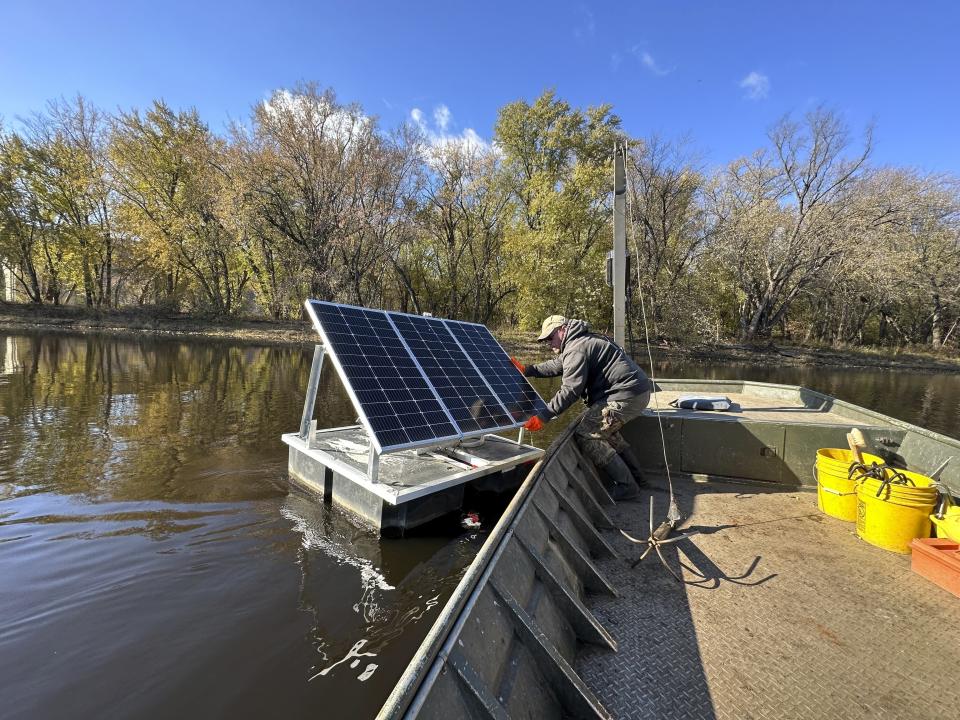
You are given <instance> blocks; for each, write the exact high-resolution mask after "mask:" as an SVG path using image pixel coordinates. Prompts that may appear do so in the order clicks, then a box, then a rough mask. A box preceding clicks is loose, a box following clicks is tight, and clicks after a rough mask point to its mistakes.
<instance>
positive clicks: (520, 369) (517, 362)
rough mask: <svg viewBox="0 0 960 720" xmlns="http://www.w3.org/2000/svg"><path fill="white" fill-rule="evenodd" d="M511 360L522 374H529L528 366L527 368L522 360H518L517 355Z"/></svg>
mask: <svg viewBox="0 0 960 720" xmlns="http://www.w3.org/2000/svg"><path fill="white" fill-rule="evenodd" d="M510 362H512V363H513V366H514V367H515V368H516V369H517V370H519V371H520V374H521V375H526V374H527V368H525V367H524V366H523V363H521V362H520V361H519V360H517V359H516V358H515V357H512V358H510Z"/></svg>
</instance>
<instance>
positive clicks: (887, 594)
mask: <svg viewBox="0 0 960 720" xmlns="http://www.w3.org/2000/svg"><path fill="white" fill-rule="evenodd" d="M652 485H653V486H654V488H661V489H662V488H663V487H665V480H663V479H662V478H655V479H654V480H653V481H652ZM674 486H675V488H676V490H677V496H678V501H679V503H680V507H681V510H682V511H683V513H684V515H685V516H689V519H688V520H687V521H686V523H685V526H686V527H688V528H689V527H693V528H700V529H701V530H702V534H700V535H698V536H696V537H695V538H693V539H691V540H684V541H681V542H679V543H677V544H676V545H672V546H667V547H668V548H669V549H665V553H664V554H665V557H666V558H667V561H668V562H670V563H671V565H672V566H673V567H674V569H676V570H678V571H680V572H682V574H683V577H684V579H685V584H683V585H680V584H678V583H677V582H676V581H675V580H674V579H673V578H672V577H671V576H670V574H669V573H668V572H667V571H666V570H665V569H664V568H663V567H662V566H661V565H660V563H659V561H658V560H657V558H656V556H655V555H651V556H648V557H647V559H646V560H644V561H643V563H641V564H640V565H639V566H638V567H637V568H636V569H635V570H631V569H630V567H629V565H630V563H631V562H632V561H633V560H634V559H635V558H636V557H637V556H638V554H639V551H638V549H637V548H638V547H639V546H635V545H631V544H630V543H629V542H628V541H627V540H626V539H624V538H623V537H622V536H620V534H619V533H616V532H611V531H604V532H605V534H606V536H607V538H608V539H609V540H610V541H611V544H612V545H613V546H614V547H615V549H616V550H617V551H618V553H620V554H621V555H622V556H623V558H625V559H619V560H616V559H610V560H601V561H600V562H599V563H598V565H599V566H600V568H601V570H602V571H603V572H604V573H605V574H606V576H607V577H608V578H609V579H610V580H611V582H612V583H613V584H614V586H615V587H616V588H617V590H619V592H620V597H618V598H608V597H605V596H600V595H596V596H592V597H591V598H590V602H589V603H588V605H589V607H590V609H591V610H592V611H593V612H594V613H595V614H596V617H597V619H598V620H599V621H600V622H601V623H602V624H603V625H604V626H605V627H606V628H607V629H608V630H609V631H610V633H611V634H612V635H613V637H614V639H615V640H616V641H617V643H618V644H619V648H620V649H619V652H617V653H613V652H611V651H608V650H605V649H602V648H598V647H593V646H586V645H585V646H583V647H582V648H581V652H580V653H579V654H578V657H577V660H576V663H575V669H576V670H577V672H578V673H580V675H581V676H582V677H583V678H584V680H585V681H586V683H587V685H588V686H589V687H590V688H591V689H592V690H593V692H594V693H596V695H597V696H598V697H599V698H600V700H601V701H602V702H603V703H604V705H605V706H606V707H607V709H608V710H610V712H611V713H613V715H614V716H616V717H619V718H738V719H740V718H821V717H830V718H898V719H905V718H918V719H919V718H945V717H957V716H958V715H960V686H958V685H957V683H956V673H957V668H958V667H960V625H958V623H957V618H958V612H960V602H958V601H957V600H956V598H954V597H953V596H951V595H950V594H949V593H947V592H945V591H944V590H941V589H940V588H938V587H936V586H935V585H933V584H931V583H929V582H927V581H926V580H924V579H923V578H921V577H919V576H918V575H915V574H914V573H912V572H911V570H910V558H909V556H902V555H894V554H892V553H887V552H884V551H883V550H880V549H878V548H874V547H873V546H871V545H868V544H867V543H865V542H863V541H861V540H859V539H858V538H857V537H856V533H855V528H854V526H853V524H849V523H844V522H841V521H839V520H835V519H833V518H830V517H827V516H825V515H823V514H821V513H820V512H819V511H818V510H817V507H816V495H815V494H813V493H807V492H800V493H797V492H791V493H784V492H772V491H767V490H766V489H765V488H758V487H756V486H752V485H734V484H721V483H707V484H702V483H693V482H691V481H689V480H680V481H676V480H675V483H674ZM649 494H650V493H644V494H642V496H641V498H640V502H630V503H620V504H618V505H617V506H616V508H613V509H610V514H611V517H612V518H613V520H614V522H615V523H617V524H618V525H619V526H620V527H623V528H624V529H625V530H627V532H631V533H632V534H634V535H635V536H638V537H640V536H642V537H646V536H647V534H648V532H647V516H648V509H647V508H648V504H647V503H648V502H649V500H648V499H647V498H648V497H649ZM653 495H654V498H655V504H656V510H655V522H660V521H661V520H662V519H663V518H664V517H665V514H666V505H667V498H668V496H667V494H666V493H665V492H662V491H661V492H657V491H654V492H653Z"/></svg>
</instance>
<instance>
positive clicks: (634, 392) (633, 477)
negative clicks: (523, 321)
mask: <svg viewBox="0 0 960 720" xmlns="http://www.w3.org/2000/svg"><path fill="white" fill-rule="evenodd" d="M537 341H538V342H549V343H550V348H551V349H552V350H553V352H554V353H556V354H557V355H558V357H556V358H553V359H552V360H547V361H546V362H543V363H539V364H537V365H531V366H529V367H524V366H522V365H520V364H519V363H517V366H518V367H519V368H520V370H521V372H522V373H523V374H524V375H526V376H527V377H556V376H558V375H561V376H562V377H563V384H562V385H561V386H560V389H559V390H558V391H557V394H556V395H554V396H553V398H552V399H551V400H550V402H549V403H547V408H548V413H547V414H544V415H543V419H544V420H552V419H553V418H555V417H556V416H557V415H559V414H560V413H562V412H563V411H564V410H566V409H567V408H568V407H570V406H571V405H572V404H573V403H574V402H576V400H577V399H578V398H580V397H583V399H584V401H585V402H586V404H587V412H586V414H585V415H584V417H583V420H582V421H581V423H580V426H579V427H578V428H577V430H576V433H575V437H576V440H577V444H578V445H579V446H580V448H581V449H582V450H583V452H584V453H585V454H586V455H587V457H589V458H590V459H591V460H593V462H594V464H595V465H596V466H597V467H598V468H599V469H600V470H601V472H602V473H603V475H604V476H605V482H606V484H607V487H608V489H609V490H610V493H611V495H612V496H613V498H614V499H615V500H623V499H626V498H630V497H634V496H636V495H637V493H638V492H639V486H640V485H645V484H646V483H645V481H644V479H643V473H642V472H641V471H640V463H639V462H638V460H637V457H636V455H634V454H633V451H632V450H631V449H630V446H629V445H628V444H627V442H626V441H625V440H624V439H623V437H622V436H621V435H620V428H622V427H623V426H624V425H625V424H626V423H627V422H629V421H630V420H632V419H634V418H635V417H637V416H639V415H640V413H641V412H642V411H643V409H644V408H645V407H646V406H647V403H649V402H650V381H649V380H648V379H647V376H646V374H645V373H644V372H643V370H641V369H640V368H639V367H638V366H637V364H636V363H635V362H634V361H633V360H632V359H631V358H630V357H629V356H628V355H627V354H626V353H625V352H624V351H623V349H622V348H621V347H620V346H619V345H617V344H616V343H615V342H613V341H612V340H610V339H609V338H607V337H604V336H603V335H598V334H596V333H593V332H591V331H590V325H589V324H588V323H587V322H585V321H583V320H568V319H567V318H565V317H563V316H562V315H551V316H550V317H548V318H547V319H546V320H544V321H543V325H542V326H541V328H540V336H539V337H538V338H537ZM539 426H540V423H539V420H538V419H537V418H533V419H532V420H531V421H530V422H529V423H528V427H530V429H536V428H538V427H539Z"/></svg>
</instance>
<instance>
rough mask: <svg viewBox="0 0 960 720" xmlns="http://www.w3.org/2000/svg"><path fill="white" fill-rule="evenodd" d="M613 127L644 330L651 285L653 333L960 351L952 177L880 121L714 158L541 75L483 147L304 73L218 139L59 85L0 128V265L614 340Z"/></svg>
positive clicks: (146, 298)
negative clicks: (623, 154)
mask: <svg viewBox="0 0 960 720" xmlns="http://www.w3.org/2000/svg"><path fill="white" fill-rule="evenodd" d="M628 140H629V142H628V143H627V144H628V147H629V148H630V152H629V156H628V163H627V178H628V195H627V197H628V217H629V222H628V243H629V245H630V250H631V251H632V253H633V268H634V272H637V271H639V278H631V282H639V287H638V288H635V292H634V300H633V303H632V307H631V320H632V325H633V328H634V329H635V330H636V329H638V326H637V322H638V321H639V319H640V312H639V311H640V305H639V299H640V295H641V294H642V296H643V298H644V300H645V301H646V309H647V319H648V321H649V322H650V325H651V327H650V330H651V334H652V336H653V337H654V338H656V339H660V340H665V341H679V342H685V341H689V340H692V339H703V340H729V339H732V338H734V337H738V338H740V339H742V340H744V341H748V342H750V341H756V340H761V339H762V340H764V341H766V340H768V339H771V338H778V337H785V338H789V339H793V340H801V341H809V342H816V343H835V344H850V343H877V344H908V343H912V344H921V343H922V344H929V345H931V346H933V347H935V348H940V347H947V346H949V347H955V346H956V345H957V342H958V337H960V332H958V330H960V284H958V283H957V280H956V278H957V277H960V182H958V180H957V178H956V177H950V176H937V175H927V174H922V173H919V172H917V171H912V170H906V169H899V168H872V167H870V166H869V164H868V163H867V159H868V156H869V151H870V144H871V138H870V133H869V129H868V131H867V133H866V134H865V136H864V140H863V143H862V147H861V145H860V144H859V143H857V144H855V143H853V142H851V140H850V133H849V132H848V130H847V128H846V126H845V125H844V124H843V122H841V120H840V118H839V116H838V115H837V114H835V113H832V112H830V111H828V110H825V109H823V108H817V109H815V110H813V111H812V112H810V113H808V114H807V115H806V116H804V117H803V118H801V119H800V120H794V119H791V118H790V117H785V118H783V119H782V120H781V121H779V122H778V123H776V124H775V125H774V126H773V127H772V128H771V130H770V132H769V133H768V136H767V138H766V140H765V141H764V142H763V143H762V146H761V147H760V149H758V150H757V151H756V152H754V153H752V154H751V155H749V156H747V157H744V158H741V159H738V160H736V161H735V162H733V163H730V164H729V165H728V166H727V167H724V168H721V169H719V170H716V171H712V170H709V169H707V168H705V167H704V166H703V165H702V164H701V163H699V162H698V161H697V158H696V155H695V153H693V152H692V151H691V150H690V144H689V142H688V141H687V140H685V139H683V138H681V139H679V140H676V141H664V140H662V139H659V138H656V137H653V138H646V139H644V140H642V141H641V140H639V139H629V138H625V137H624V136H623V134H622V132H621V129H620V120H619V118H618V117H617V116H616V115H614V114H613V111H612V108H611V107H610V106H608V105H601V106H599V107H595V108H577V107H574V106H572V105H571V104H570V103H568V102H566V101H565V100H563V99H561V98H559V97H557V95H556V93H554V92H553V91H548V92H545V93H543V94H542V95H540V96H539V97H538V98H535V99H534V100H532V101H529V102H528V101H524V100H520V101H517V102H513V103H510V104H508V105H505V106H504V107H503V108H501V109H500V112H499V115H498V119H497V123H496V127H495V137H494V142H493V144H492V145H490V146H486V145H485V144H483V143H482V142H478V141H476V140H475V139H471V138H459V139H457V138H450V137H442V138H437V137H435V136H428V135H426V134H425V133H424V132H423V131H422V129H420V128H419V127H418V126H416V125H402V126H400V127H398V128H394V129H393V130H384V129H382V128H381V127H380V126H379V124H378V122H377V120H376V118H373V117H371V116H369V115H367V114H366V113H365V112H364V110H363V108H361V107H359V106H358V105H355V104H345V103H342V102H340V101H338V100H337V97H336V95H335V94H334V93H333V91H332V90H321V89H319V88H318V87H317V86H315V85H312V84H302V85H298V86H296V87H294V88H293V89H290V90H279V91H277V92H276V93H274V94H273V95H272V96H271V97H270V99H268V100H267V101H265V102H261V103H258V104H257V105H256V106H255V107H254V108H253V110H252V112H251V115H250V117H249V118H248V119H247V120H246V121H245V122H240V123H236V124H235V125H234V126H233V127H232V128H231V130H230V132H229V133H227V134H226V135H224V136H220V135H217V134H216V133H214V132H212V131H211V130H210V128H209V127H208V126H207V125H206V123H205V122H203V120H202V119H201V118H200V117H199V115H198V113H197V112H196V111H195V110H176V109H174V108H171V107H169V106H168V105H166V104H164V103H162V102H155V103H153V105H151V106H150V107H149V108H148V109H146V110H145V111H138V110H132V111H129V112H120V113H118V114H116V115H115V116H112V117H111V116H107V115H105V114H104V113H102V112H100V111H99V110H97V109H96V108H94V107H92V106H91V105H90V104H89V103H87V102H86V101H85V100H84V99H83V98H81V97H78V98H76V99H75V100H72V101H63V100H61V101H56V102H52V103H50V104H49V105H48V106H47V107H46V108H45V110H44V111H43V112H41V113H37V114H35V115H34V116H32V117H31V118H30V119H28V120H26V121H22V122H21V123H20V125H19V126H18V127H17V128H16V130H15V131H13V130H6V131H5V130H3V129H2V128H0V261H2V262H3V263H4V264H5V265H6V266H7V267H9V268H11V269H12V271H13V273H14V276H15V284H16V287H17V290H18V292H19V293H20V296H21V297H25V298H27V299H29V300H30V301H32V302H36V303H51V304H62V303H78V302H82V303H85V304H87V305H89V306H93V307H96V306H112V305H120V306H122V305H134V304H156V305H160V306H163V307H167V308H173V309H185V310H188V311H192V312H199V313H213V314H218V315H234V314H239V313H251V312H252V313H261V314H265V315H268V316H270V317H274V318H290V317H299V316H300V314H301V312H302V302H303V299H304V298H305V297H307V296H311V297H317V298H321V299H328V300H337V301H343V302H351V303H357V304H362V305H370V306H380V307H390V308H399V309H403V310H407V311H412V312H422V311H430V312H433V313H435V314H438V315H444V316H451V317H459V318H464V319H469V320H474V321H479V322H484V323H498V324H519V325H520V326H522V327H523V328H525V329H527V330H532V329H534V328H535V327H537V326H538V325H539V323H540V321H541V320H542V318H543V317H545V316H547V315H551V314H554V313H562V314H564V315H567V316H571V317H580V318H584V319H586V320H588V321H590V322H591V323H592V324H593V325H594V326H595V327H596V328H597V329H599V330H601V331H609V329H610V325H611V315H612V313H611V292H610V290H609V288H607V286H606V284H605V282H604V267H605V256H606V253H607V251H608V250H609V249H610V248H611V246H612V192H611V190H612V155H613V148H614V146H615V143H616V142H624V141H628ZM637 334H639V333H635V335H637Z"/></svg>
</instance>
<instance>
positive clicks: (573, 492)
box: [378, 380, 960, 720]
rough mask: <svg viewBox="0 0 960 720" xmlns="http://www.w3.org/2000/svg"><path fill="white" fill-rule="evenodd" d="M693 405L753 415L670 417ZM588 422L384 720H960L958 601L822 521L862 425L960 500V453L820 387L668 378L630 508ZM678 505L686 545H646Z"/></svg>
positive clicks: (555, 453)
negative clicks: (685, 402) (820, 495)
mask: <svg viewBox="0 0 960 720" xmlns="http://www.w3.org/2000/svg"><path fill="white" fill-rule="evenodd" d="M684 393H705V394H709V395H721V396H727V397H729V398H730V399H731V401H732V403H733V406H732V408H731V411H730V412H709V411H699V410H683V409H676V408H674V407H671V406H670V404H669V403H670V401H672V400H674V399H676V398H677V397H678V396H680V395H681V394H684ZM575 427H576V421H574V423H572V424H571V425H570V426H569V427H567V428H566V429H565V430H564V431H563V432H562V433H561V434H560V435H559V436H558V437H557V438H556V439H555V440H554V441H553V443H551V445H550V447H549V448H548V450H547V452H546V453H545V455H544V457H543V458H542V459H540V461H539V462H538V463H537V464H536V466H534V468H533V469H532V470H531V471H530V473H529V474H528V475H527V477H526V478H525V480H524V481H523V483H522V485H521V486H520V488H519V489H518V491H517V492H516V494H515V496H514V497H513V500H512V502H511V503H510V505H509V507H508V508H507V510H506V511H505V512H504V514H503V515H502V516H501V518H500V519H499V521H498V523H497V524H496V526H495V527H494V528H493V529H492V530H491V532H490V534H489V537H488V538H487V540H486V542H485V543H484V545H483V546H482V548H481V550H480V551H479V553H478V554H477V556H476V558H475V560H474V561H473V563H472V564H471V565H470V567H469V568H468V569H467V571H466V572H465V574H464V576H463V578H462V580H461V582H460V584H459V585H458V587H457V589H456V591H455V592H454V593H453V595H452V596H451V597H450V599H449V601H448V602H447V603H446V605H445V607H444V608H443V610H442V612H441V613H440V614H439V615H438V617H437V619H436V621H435V623H434V625H433V626H432V628H431V630H430V631H429V633H428V635H427V636H426V638H425V640H424V641H423V643H422V645H421V646H420V648H419V650H418V652H417V653H416V655H415V656H414V658H413V659H412V661H411V662H410V663H409V665H408V666H407V668H406V670H405V672H404V673H403V675H402V677H401V679H400V681H399V683H398V684H397V686H396V687H395V688H394V691H393V693H392V694H391V695H390V697H389V698H388V700H387V701H386V703H385V704H384V705H383V707H382V709H381V711H380V713H379V715H378V717H379V718H381V719H382V720H395V719H399V718H411V719H412V718H452V717H463V718H482V717H491V718H512V717H517V718H519V717H525V718H561V717H572V718H633V717H658V718H660V717H664V718H671V717H677V718H687V717H706V718H713V717H822V716H833V717H864V718H866V717H880V716H890V717H899V718H908V717H909V718H920V717H931V718H933V717H952V716H956V714H957V712H958V710H957V709H958V708H960V685H958V684H957V683H956V681H955V680H956V668H957V667H958V666H960V630H958V623H957V622H956V617H957V610H958V605H957V598H955V597H953V596H952V595H951V594H949V593H948V592H946V591H944V590H942V589H941V588H939V587H937V586H936V585H934V584H932V583H930V582H928V581H927V580H925V579H923V578H921V577H920V576H918V575H916V574H914V573H912V572H911V570H910V564H909V560H908V558H907V557H906V556H904V555H898V554H894V553H890V552H886V551H884V550H881V549H879V548H876V547H874V546H873V545H870V544H868V543H866V542H864V541H863V540H861V539H860V538H858V537H857V535H856V533H855V532H854V525H853V523H848V522H843V521H841V520H839V519H835V518H833V517H829V516H827V515H825V514H823V513H822V512H820V511H819V510H818V508H817V501H816V497H817V496H816V492H815V490H816V487H817V485H816V479H815V476H814V473H813V465H814V461H815V458H816V453H817V450H818V449H819V448H845V447H847V439H846V437H847V433H848V432H849V431H850V430H851V428H858V429H859V430H860V431H861V432H862V433H863V435H864V437H865V439H866V444H867V445H868V447H869V448H870V450H871V452H873V453H875V454H878V455H880V456H882V457H885V458H887V459H889V461H890V462H891V463H893V462H899V463H903V464H904V465H905V466H906V467H910V468H912V469H915V470H917V471H919V472H921V473H934V472H935V471H937V470H939V480H940V482H941V487H942V488H944V492H948V493H950V494H952V495H957V494H958V492H960V441H957V440H955V439H953V438H949V437H946V436H943V435H939V434H937V433H934V432H930V431H928V430H926V429H924V428H921V427H917V426H914V425H911V424H908V423H905V422H902V421H899V420H896V419H894V418H891V417H888V416H885V415H882V414H880V413H876V412H873V411H871V410H868V409H865V408H862V407H858V406H856V405H853V404H851V403H847V402H844V401H842V400H839V399H836V398H833V397H830V396H828V395H824V394H822V393H819V392H816V391H814V390H809V389H806V388H803V387H797V386H786V385H774V384H767V383H756V382H738V381H691V380H659V381H657V383H656V386H655V392H654V393H653V399H652V400H651V403H650V407H648V408H647V410H646V411H645V413H644V415H643V416H642V417H640V418H638V419H637V420H635V421H633V422H632V423H629V424H628V425H627V426H626V427H625V428H624V430H623V435H624V437H625V438H626V439H627V440H628V442H630V443H631V445H632V446H633V448H634V449H635V451H636V453H637V455H638V456H640V457H641V458H642V459H643V461H644V465H645V468H646V475H647V478H648V480H649V487H648V488H646V489H645V490H644V492H642V493H641V497H640V498H639V502H636V501H635V502H620V503H614V502H613V500H612V499H611V498H610V496H609V494H607V492H606V490H605V489H604V486H603V484H602V482H601V480H600V478H599V476H598V474H597V472H596V469H595V468H594V467H593V466H592V465H591V463H590V461H589V460H587V458H586V457H585V456H584V455H583V454H582V453H581V452H580V450H579V449H578V447H577V444H576V442H575V439H574V431H575ZM661 428H662V431H663V434H662V437H661ZM944 463H946V465H944ZM671 500H675V501H676V502H677V503H678V505H679V508H680V510H681V513H682V514H683V515H684V516H685V519H684V520H683V521H682V522H681V523H680V524H679V525H678V527H677V528H676V531H677V532H681V533H686V535H687V536H685V537H682V538H680V539H679V540H678V541H677V542H674V543H672V544H669V545H668V544H666V543H662V544H660V543H651V542H648V543H647V544H646V545H643V544H641V545H637V544H635V543H634V542H632V541H631V540H630V539H628V536H630V537H633V538H634V539H636V538H641V539H642V538H648V537H655V536H656V533H657V532H658V531H657V530H655V529H654V528H655V526H657V524H658V521H659V520H660V519H661V518H663V517H665V516H666V514H667V508H668V504H669V503H670V502H671ZM670 529H673V528H670ZM620 531H624V532H620ZM624 533H626V534H624ZM664 537H665V535H664V534H663V533H660V539H664ZM652 549H653V550H656V551H657V553H658V554H659V555H661V556H662V557H663V564H662V565H661V563H660V562H659V561H658V559H657V557H656V555H653V554H652V553H650V550H652ZM643 550H646V551H647V553H648V554H647V555H646V559H645V560H644V561H643V562H638V558H639V557H640V555H641V553H642V551H643ZM651 556H652V557H651ZM664 565H665V566H666V567H664ZM674 574H676V575H677V576H678V577H679V578H680V582H678V581H677V579H675V578H674V577H673V575H674Z"/></svg>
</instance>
